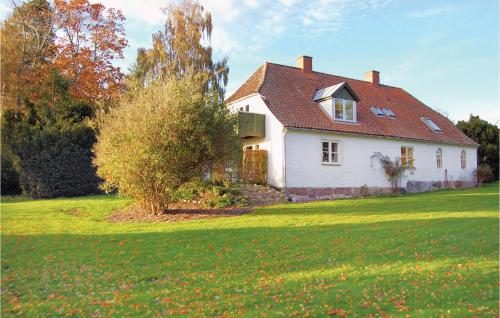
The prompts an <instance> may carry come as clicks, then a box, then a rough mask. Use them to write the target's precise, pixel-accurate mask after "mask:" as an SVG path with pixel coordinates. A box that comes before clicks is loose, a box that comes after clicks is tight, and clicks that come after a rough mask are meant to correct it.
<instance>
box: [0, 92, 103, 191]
mask: <svg viewBox="0 0 500 318" xmlns="http://www.w3.org/2000/svg"><path fill="white" fill-rule="evenodd" d="M26 109H27V111H26V112H25V113H23V114H20V115H16V114H15V113H14V112H12V111H6V112H5V113H4V115H3V116H2V143H3V146H4V147H6V150H8V152H9V153H11V154H12V157H13V158H14V160H15V162H16V169H17V171H18V173H19V180H20V185H21V187H22V190H23V192H25V193H26V194H27V195H29V196H30V197H33V198H52V197H58V196H77V195H85V194H89V193H96V192H98V191H99V189H98V184H99V182H100V180H99V178H98V177H97V176H96V173H95V169H94V167H93V166H92V152H91V148H92V145H93V144H94V141H95V135H94V131H93V130H92V128H91V127H89V126H88V125H87V120H88V118H90V117H91V116H92V114H93V107H92V106H91V105H89V104H86V103H81V102H77V101H74V100H71V99H67V98H61V99H60V100H59V101H58V102H57V104H56V105H54V106H52V107H49V106H47V105H43V104H42V105H34V104H32V103H29V102H27V103H26Z"/></svg>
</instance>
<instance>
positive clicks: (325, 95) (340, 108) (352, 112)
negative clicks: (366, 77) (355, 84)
mask: <svg viewBox="0 0 500 318" xmlns="http://www.w3.org/2000/svg"><path fill="white" fill-rule="evenodd" d="M313 100H314V101H315V102H316V103H319V105H320V106H321V108H323V110H324V111H325V112H326V113H327V114H328V115H329V116H330V117H331V118H332V119H333V120H334V121H346V122H356V121H357V114H356V113H357V112H356V102H358V101H359V98H358V97H357V96H356V94H355V93H354V91H353V90H352V89H351V87H349V85H348V84H347V83H346V82H342V83H340V84H337V85H333V86H328V87H325V88H322V89H318V90H317V91H316V93H315V94H314V97H313Z"/></svg>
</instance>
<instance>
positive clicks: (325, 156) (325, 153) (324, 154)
mask: <svg viewBox="0 0 500 318" xmlns="http://www.w3.org/2000/svg"><path fill="white" fill-rule="evenodd" d="M323 162H328V151H326V152H325V151H323Z"/></svg>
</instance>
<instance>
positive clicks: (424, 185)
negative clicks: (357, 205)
mask: <svg viewBox="0 0 500 318" xmlns="http://www.w3.org/2000/svg"><path fill="white" fill-rule="evenodd" d="M475 186H476V182H475V181H434V182H433V181H408V182H407V183H406V187H405V188H401V189H400V191H401V193H406V192H409V193H415V192H428V191H435V190H439V189H446V188H451V189H454V188H472V187H475ZM390 193H392V190H391V188H390V187H366V186H365V187H338V188H334V187H332V188H288V189H287V191H286V196H287V199H289V200H291V201H293V202H304V201H313V200H331V199H338V198H360V197H366V196H370V195H381V194H390Z"/></svg>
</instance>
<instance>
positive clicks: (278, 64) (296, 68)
mask: <svg viewBox="0 0 500 318" xmlns="http://www.w3.org/2000/svg"><path fill="white" fill-rule="evenodd" d="M266 64H273V65H276V66H282V67H288V68H293V69H295V70H300V68H298V67H296V66H290V65H285V64H280V63H274V62H266ZM312 72H313V73H317V74H323V75H328V76H335V77H340V78H343V79H347V80H351V81H356V82H362V83H370V82H367V81H364V80H360V79H357V78H352V77H346V76H341V75H335V74H329V73H325V72H318V71H314V70H313V71H312ZM379 85H380V86H385V87H389V88H398V89H402V88H401V87H399V86H392V85H386V84H379Z"/></svg>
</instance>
